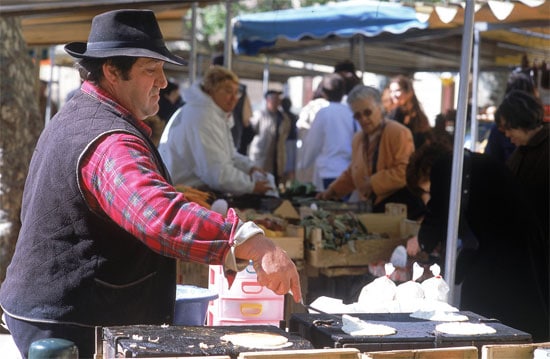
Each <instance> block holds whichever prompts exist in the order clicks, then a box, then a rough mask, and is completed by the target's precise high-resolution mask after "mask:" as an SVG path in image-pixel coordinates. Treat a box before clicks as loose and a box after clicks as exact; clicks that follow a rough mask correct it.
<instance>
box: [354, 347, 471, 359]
mask: <svg viewBox="0 0 550 359" xmlns="http://www.w3.org/2000/svg"><path fill="white" fill-rule="evenodd" d="M362 359H478V350H477V348H476V347H457V348H436V349H413V350H392V351H379V352H368V353H363V354H362Z"/></svg>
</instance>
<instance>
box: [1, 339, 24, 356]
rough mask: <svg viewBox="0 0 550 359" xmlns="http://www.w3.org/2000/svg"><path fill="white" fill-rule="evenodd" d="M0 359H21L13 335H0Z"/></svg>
mask: <svg viewBox="0 0 550 359" xmlns="http://www.w3.org/2000/svg"><path fill="white" fill-rule="evenodd" d="M0 357H1V358H2V359H21V355H19V351H18V350H17V347H16V346H15V344H14V343H13V340H12V338H11V335H9V334H0Z"/></svg>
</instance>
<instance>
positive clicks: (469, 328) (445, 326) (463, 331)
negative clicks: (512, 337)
mask: <svg viewBox="0 0 550 359" xmlns="http://www.w3.org/2000/svg"><path fill="white" fill-rule="evenodd" d="M435 331H436V332H440V333H444V334H451V335H481V334H494V333H496V332H497V331H496V330H495V329H494V328H492V327H490V326H488V325H486V324H483V323H461V322H456V323H442V324H438V325H436V327H435Z"/></svg>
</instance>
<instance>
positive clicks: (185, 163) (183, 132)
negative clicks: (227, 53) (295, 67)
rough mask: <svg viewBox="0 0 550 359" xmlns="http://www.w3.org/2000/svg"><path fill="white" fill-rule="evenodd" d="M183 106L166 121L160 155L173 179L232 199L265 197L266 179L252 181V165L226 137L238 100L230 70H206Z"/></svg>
mask: <svg viewBox="0 0 550 359" xmlns="http://www.w3.org/2000/svg"><path fill="white" fill-rule="evenodd" d="M183 97H184V100H185V105H184V106H183V107H181V108H180V109H179V110H178V111H177V112H176V113H174V115H173V116H172V118H171V119H170V121H168V124H167V125H166V128H165V129H164V132H163V134H162V137H161V139H160V144H159V152H160V155H161V157H162V160H163V161H164V164H165V165H166V167H167V169H168V171H169V173H170V175H171V176H172V181H173V182H174V183H176V184H184V185H187V186H190V187H194V188H198V189H202V190H213V191H218V192H221V193H229V194H233V195H243V194H248V193H255V194H264V193H265V192H267V191H269V190H272V188H271V186H270V185H269V182H268V181H267V180H259V181H254V180H253V179H252V174H253V172H255V171H258V172H261V173H265V171H264V170H263V169H261V168H258V167H255V166H254V164H253V162H252V161H251V160H249V159H248V157H246V156H244V155H242V154H240V153H238V152H237V150H236V148H235V145H234V143H233V137H232V135H231V127H232V125H233V122H232V119H233V118H232V115H231V112H232V111H233V109H234V107H235V105H236V104H237V101H238V99H239V79H238V77H237V75H235V74H234V73H233V72H232V71H230V70H228V69H225V68H223V67H221V66H211V67H210V68H209V69H208V71H207V72H206V74H205V75H204V77H203V78H202V79H201V80H200V81H197V82H195V83H194V84H193V85H192V86H191V87H190V88H189V89H187V90H186V91H185V93H184V96H183Z"/></svg>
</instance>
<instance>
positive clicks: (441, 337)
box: [289, 311, 532, 352]
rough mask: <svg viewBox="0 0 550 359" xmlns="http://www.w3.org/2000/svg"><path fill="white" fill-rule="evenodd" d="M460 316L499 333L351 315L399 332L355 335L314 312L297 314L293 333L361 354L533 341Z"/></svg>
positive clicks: (399, 316)
mask: <svg viewBox="0 0 550 359" xmlns="http://www.w3.org/2000/svg"><path fill="white" fill-rule="evenodd" d="M459 313H461V314H464V315H466V316H467V317H468V319H469V322H471V323H484V324H486V325H488V326H490V327H492V328H494V329H495V330H496V333H494V334H484V335H471V336H467V335H448V334H443V333H438V332H436V331H435V327H436V325H437V324H440V323H442V322H436V321H430V320H422V319H416V318H412V317H410V313H350V315H352V316H355V317H359V318H361V319H362V320H366V321H368V322H369V323H375V324H384V325H387V326H390V327H393V328H395V329H396V331H397V333H396V334H394V335H388V336H351V335H349V334H346V333H345V332H343V331H342V320H341V315H336V316H334V315H327V314H312V313H295V314H293V315H292V317H291V318H290V321H289V331H290V332H295V333H298V334H299V335H300V336H301V337H303V338H304V339H307V340H309V341H310V342H311V344H312V345H313V346H314V347H315V348H325V347H326V348H357V349H359V350H360V351H361V352H369V351H384V350H399V349H422V348H442V347H459V346H476V347H478V349H479V350H480V351H481V347H482V346H483V345H486V344H521V343H531V342H532V338H531V335H530V334H528V333H525V332H522V331H519V330H516V329H513V328H510V327H508V326H506V325H504V324H502V323H500V322H498V321H495V320H491V319H487V318H485V317H483V316H481V315H478V314H475V313H472V312H468V311H462V312H459ZM338 317H340V319H338ZM327 321H328V322H327ZM331 321H332V323H331ZM317 323H320V324H319V325H317ZM323 323H324V324H323ZM327 323H331V324H327Z"/></svg>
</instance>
